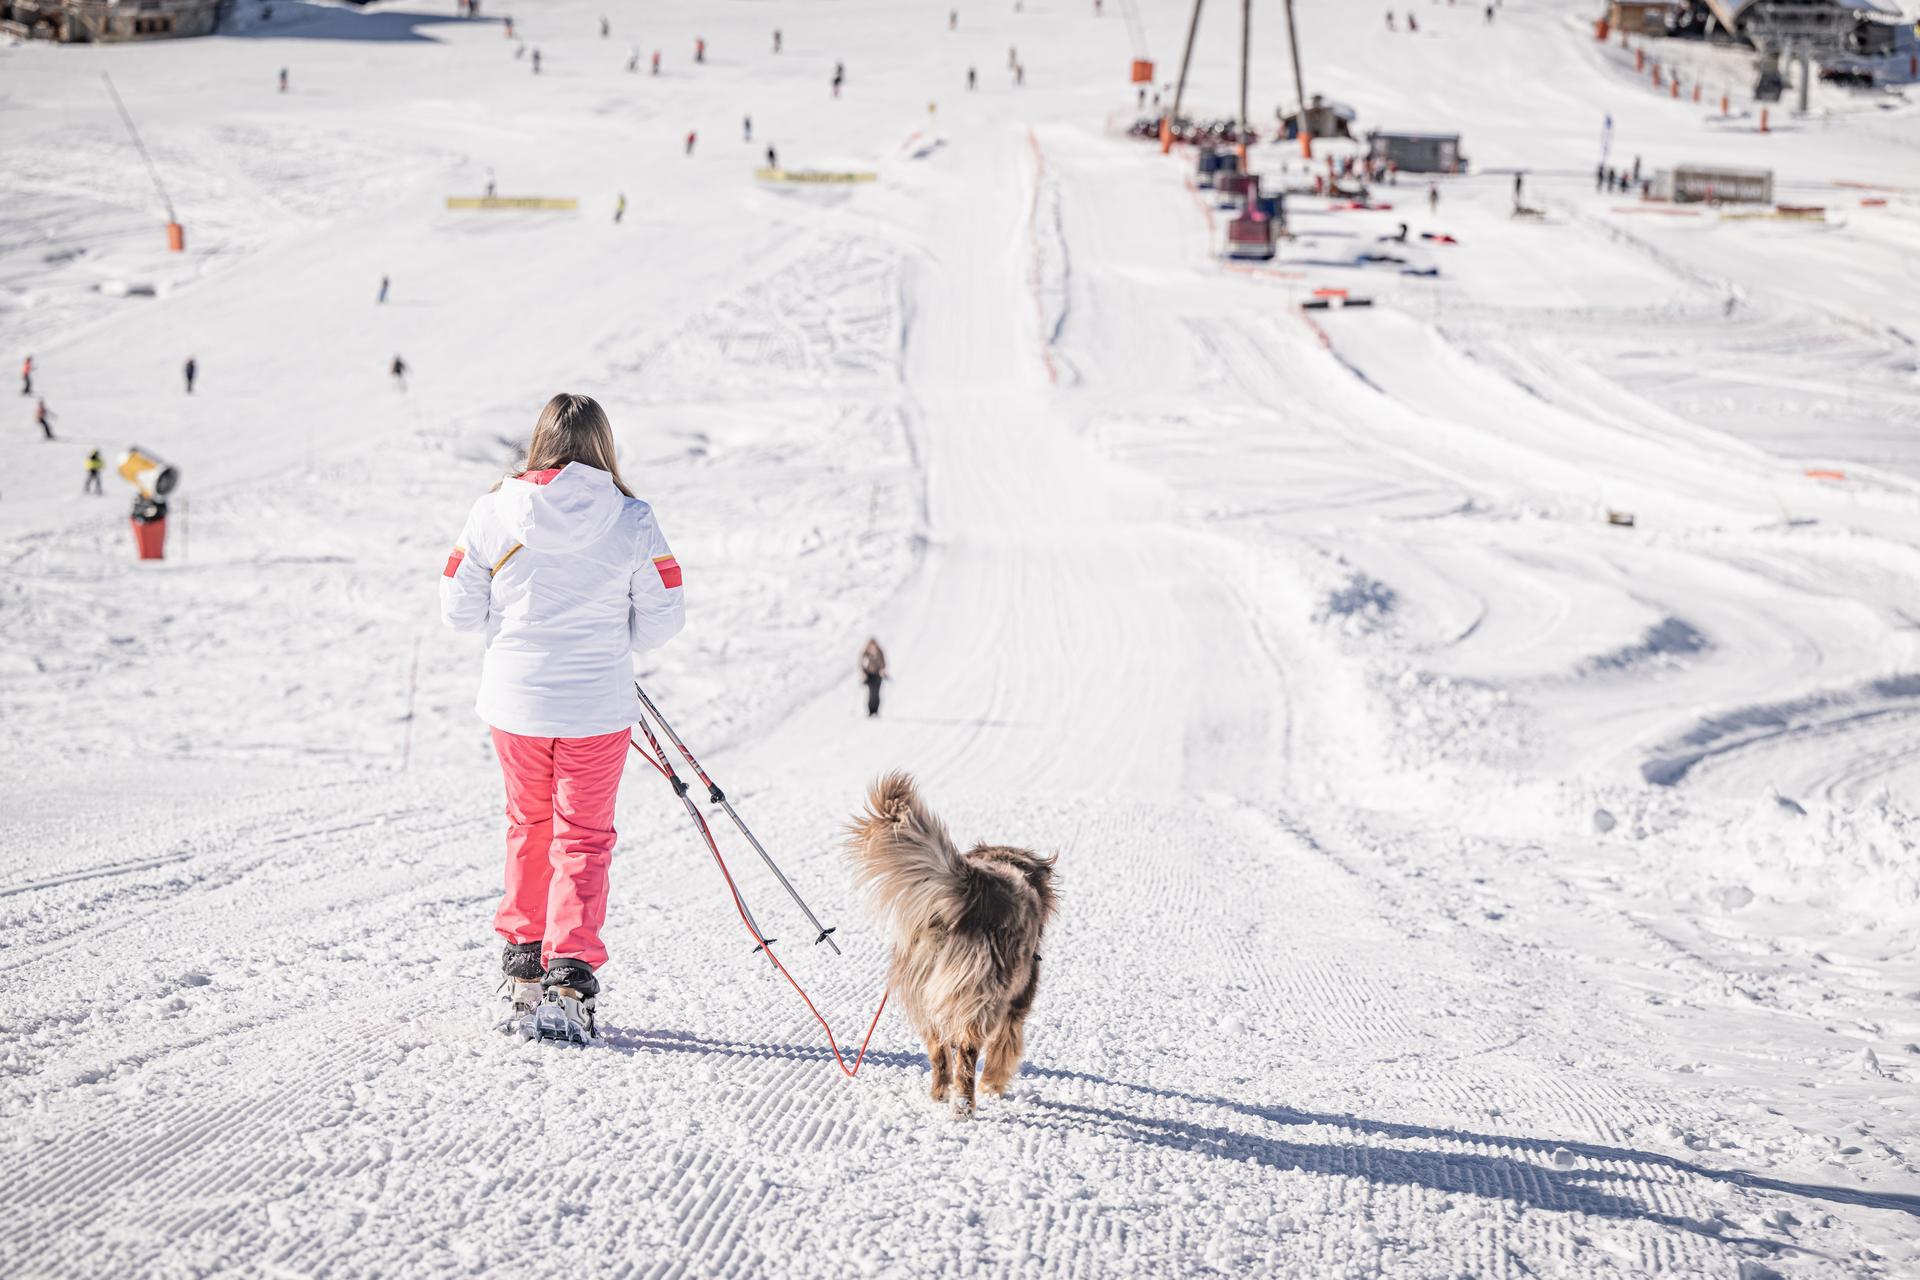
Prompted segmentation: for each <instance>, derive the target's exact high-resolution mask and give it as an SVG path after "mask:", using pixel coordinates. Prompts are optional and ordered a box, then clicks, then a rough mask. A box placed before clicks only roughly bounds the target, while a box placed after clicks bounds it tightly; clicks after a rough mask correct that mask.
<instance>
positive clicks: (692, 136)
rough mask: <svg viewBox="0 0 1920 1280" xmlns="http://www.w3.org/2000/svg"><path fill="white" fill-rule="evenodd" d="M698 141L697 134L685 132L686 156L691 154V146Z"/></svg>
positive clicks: (698, 136) (690, 130) (689, 131)
mask: <svg viewBox="0 0 1920 1280" xmlns="http://www.w3.org/2000/svg"><path fill="white" fill-rule="evenodd" d="M699 140H700V135H699V134H698V133H696V132H694V131H693V130H692V129H689V130H687V154H688V155H692V154H693V144H694V143H696V142H698V141H699Z"/></svg>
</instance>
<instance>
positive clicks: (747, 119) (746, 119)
mask: <svg viewBox="0 0 1920 1280" xmlns="http://www.w3.org/2000/svg"><path fill="white" fill-rule="evenodd" d="M740 132H741V134H742V137H741V139H740V140H741V141H742V142H752V141H753V117H752V116H742V117H741V119H740Z"/></svg>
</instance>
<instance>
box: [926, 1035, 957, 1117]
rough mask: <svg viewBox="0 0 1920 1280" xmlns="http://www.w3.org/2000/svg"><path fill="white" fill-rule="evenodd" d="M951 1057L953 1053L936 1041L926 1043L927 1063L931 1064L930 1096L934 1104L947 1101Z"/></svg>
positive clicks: (930, 1040) (931, 1040) (951, 1069)
mask: <svg viewBox="0 0 1920 1280" xmlns="http://www.w3.org/2000/svg"><path fill="white" fill-rule="evenodd" d="M952 1056H953V1051H952V1050H951V1049H949V1048H948V1047H947V1046H946V1045H944V1044H942V1043H940V1042H939V1041H938V1040H933V1039H929V1040H928V1041H927V1061H928V1062H930V1063H932V1064H933V1090H932V1094H933V1100H934V1101H935V1102H945V1101H946V1100H947V1078H948V1077H949V1076H950V1075H951V1074H952V1072H953V1066H952V1064H951V1062H950V1061H949V1059H951V1057H952Z"/></svg>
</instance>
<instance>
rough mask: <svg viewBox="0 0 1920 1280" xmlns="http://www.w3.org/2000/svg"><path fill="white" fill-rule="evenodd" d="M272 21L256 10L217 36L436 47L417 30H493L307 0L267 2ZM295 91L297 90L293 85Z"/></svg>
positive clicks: (434, 16) (492, 21)
mask: <svg viewBox="0 0 1920 1280" xmlns="http://www.w3.org/2000/svg"><path fill="white" fill-rule="evenodd" d="M271 2H272V5H273V18H272V20H271V21H267V22H261V21H259V20H258V18H256V17H254V16H253V15H255V14H256V13H257V12H258V10H257V9H249V10H246V11H245V12H246V16H247V17H248V18H250V19H251V20H250V21H247V22H246V23H245V24H244V25H242V24H239V23H233V24H230V25H223V26H222V27H221V29H220V31H219V32H218V34H219V35H222V36H225V37H227V38H228V39H233V40H399V41H416V42H426V43H431V44H439V43H440V41H438V40H436V39H435V38H434V37H433V36H430V35H425V34H423V33H422V32H421V31H420V30H419V28H421V27H429V26H438V25H440V24H441V23H445V22H457V23H463V24H475V23H484V24H486V25H489V26H497V25H498V24H499V20H498V19H496V18H460V17H455V16H454V15H452V14H446V13H410V12H406V11H404V10H394V9H380V10H376V11H373V12H365V11H363V10H360V9H352V8H346V7H344V6H340V5H330V4H310V3H308V0H271ZM294 87H295V88H296V89H297V88H298V87H299V85H298V83H297V82H296V84H295V86H294Z"/></svg>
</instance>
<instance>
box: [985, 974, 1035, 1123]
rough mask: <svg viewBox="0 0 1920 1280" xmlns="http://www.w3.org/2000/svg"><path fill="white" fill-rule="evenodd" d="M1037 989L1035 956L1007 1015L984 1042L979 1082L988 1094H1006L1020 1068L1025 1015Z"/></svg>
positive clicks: (1023, 1047) (1025, 1044)
mask: <svg viewBox="0 0 1920 1280" xmlns="http://www.w3.org/2000/svg"><path fill="white" fill-rule="evenodd" d="M1039 989H1040V960H1039V957H1037V956H1036V957H1035V958H1034V961H1033V971H1032V972H1031V973H1030V974H1028V975H1027V985H1026V986H1025V988H1023V989H1022V990H1021V992H1020V994H1019V995H1017V996H1015V997H1014V998H1013V999H1012V1001H1011V1002H1009V1003H1008V1005H1007V1016H1006V1018H1005V1019H1004V1020H1002V1022H1001V1023H1000V1028H999V1030H998V1031H997V1032H995V1033H994V1037H993V1040H992V1042H991V1043H989V1044H988V1045H987V1065H986V1069H985V1071H983V1072H982V1073H981V1080H980V1084H981V1087H983V1088H984V1089H986V1091H987V1092H988V1093H1005V1092H1006V1091H1007V1086H1008V1085H1010V1084H1012V1083H1013V1077H1014V1075H1015V1074H1016V1073H1017V1072H1018V1071H1019V1070H1020V1059H1021V1058H1023V1057H1025V1056H1026V1052H1027V1014H1028V1013H1029V1012H1030V1011H1031V1010H1032V1009H1033V997H1034V993H1035V992H1037V991H1038V990H1039Z"/></svg>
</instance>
